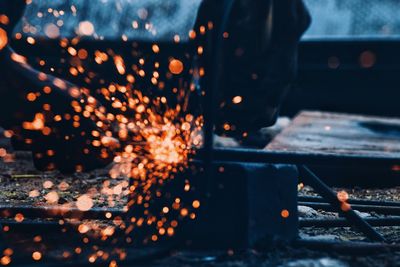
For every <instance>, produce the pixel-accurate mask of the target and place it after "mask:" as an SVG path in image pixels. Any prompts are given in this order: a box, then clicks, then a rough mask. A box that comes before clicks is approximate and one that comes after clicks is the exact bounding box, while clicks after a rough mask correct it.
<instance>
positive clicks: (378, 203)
mask: <svg viewBox="0 0 400 267" xmlns="http://www.w3.org/2000/svg"><path fill="white" fill-rule="evenodd" d="M297 199H298V201H299V202H319V203H321V202H323V201H324V199H323V198H322V197H314V196H298V198H297ZM347 202H348V203H349V204H359V205H371V206H382V207H400V202H395V201H380V200H362V199H348V200H347Z"/></svg>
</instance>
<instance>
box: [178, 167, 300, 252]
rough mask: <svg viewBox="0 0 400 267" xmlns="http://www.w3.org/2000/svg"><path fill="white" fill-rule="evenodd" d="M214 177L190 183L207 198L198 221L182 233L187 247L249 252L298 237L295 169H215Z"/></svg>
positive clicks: (187, 224) (197, 179) (204, 200)
mask: <svg viewBox="0 0 400 267" xmlns="http://www.w3.org/2000/svg"><path fill="white" fill-rule="evenodd" d="M212 175H213V177H212V179H205V177H204V176H202V175H197V176H195V177H194V178H193V179H192V185H194V186H195V187H196V188H197V190H196V191H197V193H199V192H201V193H203V192H208V193H207V196H205V197H204V198H203V200H202V209H201V210H200V211H199V214H198V217H197V220H195V221H192V222H188V223H186V224H185V227H184V228H183V229H182V230H183V231H182V232H181V237H182V238H183V239H184V240H186V241H187V244H189V245H192V246H194V247H206V248H247V247H253V246H255V245H257V243H259V242H265V241H268V242H269V241H276V240H286V241H290V240H293V239H295V238H296V237H297V234H298V215H297V181H298V172H297V168H296V166H293V165H277V164H239V163H237V164H236V163H231V164H214V165H213V172H212ZM207 181H208V184H207ZM210 181H211V182H210Z"/></svg>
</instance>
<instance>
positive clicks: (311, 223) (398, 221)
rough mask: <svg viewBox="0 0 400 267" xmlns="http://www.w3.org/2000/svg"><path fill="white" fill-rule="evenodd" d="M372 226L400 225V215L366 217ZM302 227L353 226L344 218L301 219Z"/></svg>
mask: <svg viewBox="0 0 400 267" xmlns="http://www.w3.org/2000/svg"><path fill="white" fill-rule="evenodd" d="M364 220H365V221H366V222H367V223H368V224H370V225H371V226H379V227H382V226H400V217H390V218H371V219H364ZM299 225H300V227H321V228H331V227H351V226H352V224H351V223H350V222H349V221H348V220H346V219H344V218H338V219H300V221H299Z"/></svg>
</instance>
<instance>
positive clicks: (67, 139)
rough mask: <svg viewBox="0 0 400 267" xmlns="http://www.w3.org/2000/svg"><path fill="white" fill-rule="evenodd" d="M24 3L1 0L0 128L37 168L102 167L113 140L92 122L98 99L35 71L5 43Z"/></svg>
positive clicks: (98, 117)
mask: <svg viewBox="0 0 400 267" xmlns="http://www.w3.org/2000/svg"><path fill="white" fill-rule="evenodd" d="M25 6H26V2H25V0H2V1H0V73H1V74H0V75H1V79H0V126H2V127H4V128H6V129H10V130H12V131H13V133H14V136H13V138H12V141H13V146H14V148H16V149H17V150H19V149H24V150H31V151H32V152H33V158H34V163H35V166H36V167H37V168H38V169H40V170H52V169H56V168H57V169H59V170H61V171H63V172H73V171H82V170H91V169H95V168H99V167H103V166H105V165H107V164H108V163H110V162H111V161H112V159H113V154H112V152H111V151H110V149H109V148H110V147H112V146H114V145H117V143H118V142H117V141H116V140H113V139H112V138H109V137H107V136H106V135H105V134H104V132H103V130H102V129H101V128H100V127H98V126H97V125H96V122H97V121H101V120H102V116H104V115H103V114H101V113H102V110H103V109H102V108H101V107H100V106H99V105H98V103H97V101H96V100H95V99H94V98H93V97H90V96H89V95H88V92H87V90H85V89H81V88H78V87H77V86H75V85H73V84H71V83H69V82H67V81H64V80H61V79H58V78H56V77H52V76H50V75H47V74H45V73H41V72H38V71H36V70H35V69H33V68H32V67H31V66H29V65H28V64H27V62H26V59H25V58H24V57H23V56H21V55H18V54H17V53H15V52H14V51H13V50H12V48H11V47H10V46H9V41H10V40H11V34H12V31H13V29H14V27H15V25H16V24H17V23H18V21H19V20H20V19H21V17H22V15H23V13H24V10H25ZM85 110H87V111H88V112H87V113H86V114H84V111H85ZM89 111H90V112H89Z"/></svg>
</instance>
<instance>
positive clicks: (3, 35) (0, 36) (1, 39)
mask: <svg viewBox="0 0 400 267" xmlns="http://www.w3.org/2000/svg"><path fill="white" fill-rule="evenodd" d="M7 44H8V37H7V32H6V31H5V30H3V29H2V28H0V50H3V49H4V47H6V45H7Z"/></svg>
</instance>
